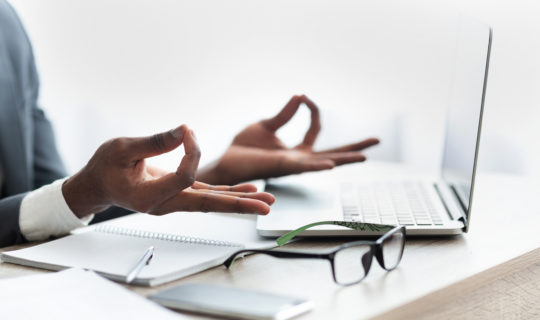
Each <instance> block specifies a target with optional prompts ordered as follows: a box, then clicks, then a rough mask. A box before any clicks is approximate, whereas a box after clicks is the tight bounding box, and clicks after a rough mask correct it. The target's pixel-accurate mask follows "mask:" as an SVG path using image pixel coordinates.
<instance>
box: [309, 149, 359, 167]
mask: <svg viewBox="0 0 540 320" xmlns="http://www.w3.org/2000/svg"><path fill="white" fill-rule="evenodd" d="M316 157H317V158H319V159H327V160H332V161H333V162H334V163H335V164H336V165H338V166H340V165H343V164H348V163H355V162H362V161H366V156H364V155H363V154H362V153H361V152H335V153H324V154H318V155H316Z"/></svg>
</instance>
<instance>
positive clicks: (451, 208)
mask: <svg viewBox="0 0 540 320" xmlns="http://www.w3.org/2000/svg"><path fill="white" fill-rule="evenodd" d="M433 186H434V187H435V190H436V191H437V193H438V194H439V197H440V198H441V200H442V203H443V205H444V208H445V209H446V211H447V213H448V216H449V217H450V219H451V220H455V221H461V222H462V223H463V228H465V226H466V225H467V217H466V215H465V211H464V210H463V207H462V206H461V202H460V201H459V199H458V198H457V195H456V194H455V193H454V191H453V190H452V188H450V187H449V186H448V184H447V183H445V182H437V183H435V184H434V185H433Z"/></svg>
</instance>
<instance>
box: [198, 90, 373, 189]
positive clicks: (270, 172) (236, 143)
mask: <svg viewBox="0 0 540 320" xmlns="http://www.w3.org/2000/svg"><path fill="white" fill-rule="evenodd" d="M302 103H304V104H306V105H307V107H308V108H309V109H310V111H311V125H310V127H309V129H308V131H307V132H306V135H305V137H304V140H303V141H302V142H301V143H300V144H299V145H297V146H296V147H294V148H287V147H286V146H285V144H284V143H283V142H282V141H281V140H280V139H279V138H278V137H277V136H276V131H277V130H278V129H279V128H281V127H282V126H283V125H285V124H286V123H287V122H288V121H289V120H290V119H291V118H292V117H293V116H294V114H295V113H296V111H297V110H298V108H299V106H300V105H301V104H302ZM320 129H321V122H320V115H319V109H318V107H317V106H316V105H315V104H314V103H313V102H312V101H311V100H310V99H308V98H307V97H306V96H305V95H301V96H293V97H292V98H291V100H290V101H289V102H288V103H287V105H286V106H285V107H284V108H283V109H282V110H281V111H280V112H279V113H278V114H277V115H276V116H275V117H273V118H270V119H266V120H262V121H259V122H257V123H254V124H252V125H250V126H248V127H247V128H245V129H244V130H243V131H241V132H240V133H239V134H238V135H237V136H236V137H235V138H234V140H233V142H232V144H231V146H230V147H229V148H228V149H227V151H226V152H225V154H224V155H223V156H222V157H221V158H220V159H219V160H217V161H216V162H214V163H212V164H211V165H209V166H208V167H206V168H204V169H202V170H201V171H200V172H199V174H198V179H199V180H201V181H206V182H208V183H225V184H235V183H239V182H241V181H249V180H254V179H265V178H270V177H280V176H285V175H289V174H297V173H302V172H308V171H319V170H327V169H332V168H334V167H335V166H338V165H343V164H347V163H354V162H360V161H364V160H366V157H365V156H364V154H363V153H362V152H361V151H362V150H364V149H366V148H368V147H370V146H373V145H376V144H378V143H379V140H378V139H376V138H370V139H366V140H363V141H360V142H357V143H353V144H350V145H345V146H342V147H338V148H334V149H329V150H325V151H319V152H315V151H313V144H314V143H315V140H316V139H317V135H318V134H319V131H320Z"/></svg>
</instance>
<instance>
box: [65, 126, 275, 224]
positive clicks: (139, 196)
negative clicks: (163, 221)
mask: <svg viewBox="0 0 540 320" xmlns="http://www.w3.org/2000/svg"><path fill="white" fill-rule="evenodd" d="M182 143H183V144H184V149H185V156H184V157H183V158H182V161H181V163H180V165H179V167H178V168H177V170H176V172H166V171H163V170H161V169H158V168H154V167H151V166H148V165H146V162H145V158H149V157H153V156H156V155H159V154H162V153H165V152H169V151H172V150H174V149H176V148H177V147H178V146H180V145H181V144H182ZM200 156H201V152H200V150H199V146H198V145H197V142H196V140H195V136H194V134H193V131H192V130H190V129H189V128H188V127H187V126H185V125H183V126H180V127H178V128H176V129H174V130H171V131H169V132H165V133H159V134H156V135H153V136H150V137H143V138H116V139H112V140H110V141H108V142H105V143H104V144H103V145H101V146H100V147H99V148H98V150H97V151H96V153H95V154H94V156H93V157H92V158H91V159H90V161H89V162H88V164H87V165H86V166H85V167H84V168H83V169H82V170H81V171H79V172H78V173H77V174H75V175H74V176H72V177H71V178H70V179H68V180H67V181H66V182H65V183H64V185H63V186H62V192H63V194H64V197H65V199H66V202H67V204H68V206H69V207H70V208H71V210H72V211H73V212H74V213H75V214H76V215H77V216H78V217H83V216H86V215H89V214H92V213H97V212H100V211H103V210H105V209H107V208H108V207H109V206H112V205H116V206H120V207H124V208H126V209H131V210H134V211H139V212H147V213H150V214H156V215H161V214H166V213H170V212H174V211H217V212H240V213H259V214H266V213H268V212H269V211H270V207H269V205H270V204H272V202H273V201H274V197H273V196H272V195H271V194H269V193H264V192H259V193H258V192H256V188H255V186H253V185H251V184H242V185H237V186H212V185H208V184H205V183H201V182H197V181H195V174H196V171H197V167H198V165H199V159H200Z"/></svg>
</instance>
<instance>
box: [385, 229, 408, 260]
mask: <svg viewBox="0 0 540 320" xmlns="http://www.w3.org/2000/svg"><path fill="white" fill-rule="evenodd" d="M404 241H405V237H404V236H403V232H400V231H397V232H394V233H392V235H390V236H389V237H388V238H386V239H385V240H384V241H383V243H382V255H383V260H384V268H385V269H386V270H392V269H394V268H395V267H397V265H398V264H399V261H400V260H401V255H402V254H403V242H404Z"/></svg>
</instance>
